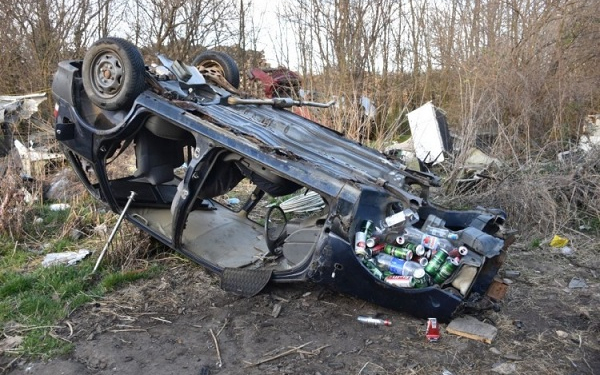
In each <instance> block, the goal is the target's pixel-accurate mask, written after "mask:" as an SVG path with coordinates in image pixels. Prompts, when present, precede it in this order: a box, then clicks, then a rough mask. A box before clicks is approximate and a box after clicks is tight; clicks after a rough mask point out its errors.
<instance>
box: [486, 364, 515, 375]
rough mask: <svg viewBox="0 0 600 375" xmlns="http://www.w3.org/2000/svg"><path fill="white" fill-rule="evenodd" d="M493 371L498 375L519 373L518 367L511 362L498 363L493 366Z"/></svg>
mask: <svg viewBox="0 0 600 375" xmlns="http://www.w3.org/2000/svg"><path fill="white" fill-rule="evenodd" d="M492 371H493V372H495V373H497V374H505V375H508V374H513V373H515V372H516V371H517V365H515V364H514V363H510V362H502V363H496V364H494V365H493V366H492Z"/></svg>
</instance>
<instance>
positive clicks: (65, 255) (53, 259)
mask: <svg viewBox="0 0 600 375" xmlns="http://www.w3.org/2000/svg"><path fill="white" fill-rule="evenodd" d="M91 253H92V252H91V251H89V250H86V249H81V250H79V251H77V252H75V251H65V252H62V253H51V254H46V257H45V258H44V260H43V261H42V266H44V267H49V266H53V265H57V264H66V265H68V266H72V265H74V264H75V263H77V262H79V261H81V260H82V259H84V258H85V257H87V256H88V255H90V254H91Z"/></svg>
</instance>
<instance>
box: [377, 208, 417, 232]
mask: <svg viewBox="0 0 600 375" xmlns="http://www.w3.org/2000/svg"><path fill="white" fill-rule="evenodd" d="M417 221H419V215H418V214H417V213H416V212H414V211H413V210H411V209H410V208H407V209H404V210H402V211H400V212H396V213H395V214H393V215H390V216H388V217H386V218H385V219H383V220H382V221H381V223H380V224H379V225H380V227H381V228H382V229H384V230H385V229H387V228H391V227H394V226H397V225H404V224H406V223H408V224H414V223H416V222H417Z"/></svg>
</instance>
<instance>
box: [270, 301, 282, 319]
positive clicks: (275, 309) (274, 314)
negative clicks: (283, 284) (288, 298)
mask: <svg viewBox="0 0 600 375" xmlns="http://www.w3.org/2000/svg"><path fill="white" fill-rule="evenodd" d="M280 313H281V303H276V304H275V305H274V306H273V311H272V312H271V316H272V317H273V318H277V317H278V316H279V314H280Z"/></svg>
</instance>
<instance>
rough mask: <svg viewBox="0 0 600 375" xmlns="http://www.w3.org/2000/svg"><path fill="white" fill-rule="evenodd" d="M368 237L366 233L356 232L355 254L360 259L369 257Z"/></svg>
mask: <svg viewBox="0 0 600 375" xmlns="http://www.w3.org/2000/svg"><path fill="white" fill-rule="evenodd" d="M366 241H367V235H366V234H365V232H356V234H355V235H354V253H355V254H356V255H358V256H359V257H364V256H367V244H366Z"/></svg>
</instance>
